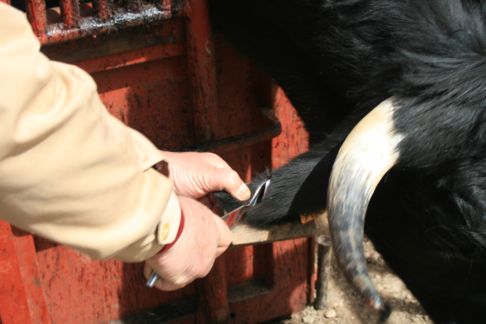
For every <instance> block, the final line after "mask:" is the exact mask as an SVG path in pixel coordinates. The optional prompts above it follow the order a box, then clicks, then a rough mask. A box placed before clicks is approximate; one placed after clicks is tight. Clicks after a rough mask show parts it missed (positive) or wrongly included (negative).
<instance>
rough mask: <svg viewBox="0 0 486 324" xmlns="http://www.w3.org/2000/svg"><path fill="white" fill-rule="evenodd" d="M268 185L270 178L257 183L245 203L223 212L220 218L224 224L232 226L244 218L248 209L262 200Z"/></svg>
mask: <svg viewBox="0 0 486 324" xmlns="http://www.w3.org/2000/svg"><path fill="white" fill-rule="evenodd" d="M269 186H270V178H267V179H266V180H265V181H264V182H262V183H261V184H259V185H258V187H257V188H256V189H255V192H254V193H253V195H252V196H251V198H250V200H248V202H247V203H246V204H244V205H242V206H240V207H238V208H236V209H233V210H232V211H229V212H227V213H225V214H224V215H223V216H222V217H221V218H222V219H223V220H224V221H225V223H226V225H228V227H229V228H233V227H234V226H235V225H237V224H238V223H239V222H240V221H241V220H242V219H243V218H244V216H245V214H246V212H247V211H248V209H250V208H251V207H253V206H255V205H257V204H258V203H260V202H261V201H262V199H263V198H264V197H265V194H266V193H267V189H268V187H269Z"/></svg>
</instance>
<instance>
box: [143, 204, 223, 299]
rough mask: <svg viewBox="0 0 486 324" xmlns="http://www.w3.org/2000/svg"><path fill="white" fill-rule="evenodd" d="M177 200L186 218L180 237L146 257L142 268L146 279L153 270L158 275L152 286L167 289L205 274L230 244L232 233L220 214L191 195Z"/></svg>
mask: <svg viewBox="0 0 486 324" xmlns="http://www.w3.org/2000/svg"><path fill="white" fill-rule="evenodd" d="M179 203H180V206H181V210H182V213H183V215H184V221H185V224H184V229H183V231H182V233H181V236H180V237H179V239H178V240H177V241H176V242H175V243H174V245H173V246H172V247H170V248H169V249H168V250H166V251H164V252H161V253H158V254H156V255H154V256H153V257H151V258H150V259H148V260H147V261H146V262H145V268H144V274H145V277H146V278H148V277H149V276H150V274H151V273H152V271H154V272H155V273H157V274H158V275H159V279H158V280H157V281H156V282H155V287H157V288H158V289H161V290H166V291H172V290H177V289H180V288H182V287H184V286H186V285H188V284H189V283H191V282H192V281H193V280H195V279H197V278H202V277H205V276H206V275H207V274H208V273H209V271H210V270H211V268H212V267H213V264H214V260H215V259H216V257H218V256H219V255H221V254H222V253H223V252H224V251H225V250H226V249H227V248H228V246H229V245H230V244H231V232H230V230H229V229H228V227H227V226H226V224H225V223H224V221H223V220H222V219H221V218H220V217H219V216H217V215H215V214H213V213H212V212H211V210H209V209H208V208H207V207H206V206H204V205H203V204H201V203H199V202H198V201H196V200H194V199H191V198H187V197H181V196H180V197H179Z"/></svg>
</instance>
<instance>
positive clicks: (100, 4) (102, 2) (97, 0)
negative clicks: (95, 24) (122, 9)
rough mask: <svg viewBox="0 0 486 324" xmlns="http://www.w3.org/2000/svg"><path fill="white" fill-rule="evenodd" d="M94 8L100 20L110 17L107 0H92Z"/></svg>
mask: <svg viewBox="0 0 486 324" xmlns="http://www.w3.org/2000/svg"><path fill="white" fill-rule="evenodd" d="M93 4H94V7H95V10H96V12H97V15H98V18H100V19H101V20H107V19H108V18H110V15H111V13H110V7H109V6H108V1H107V0H93Z"/></svg>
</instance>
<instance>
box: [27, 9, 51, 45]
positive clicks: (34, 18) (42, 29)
mask: <svg viewBox="0 0 486 324" xmlns="http://www.w3.org/2000/svg"><path fill="white" fill-rule="evenodd" d="M26 5H27V6H26V9H27V17H28V18H29V21H30V24H31V25H32V29H33V30H34V33H35V34H36V35H37V37H40V38H42V37H44V36H45V33H46V25H47V18H46V2H45V1H44V0H29V1H26Z"/></svg>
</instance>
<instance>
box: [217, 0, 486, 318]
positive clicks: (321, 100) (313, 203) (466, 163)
mask: <svg viewBox="0 0 486 324" xmlns="http://www.w3.org/2000/svg"><path fill="white" fill-rule="evenodd" d="M211 16H212V21H213V23H214V26H215V27H216V29H219V30H220V31H222V32H223V33H224V35H225V36H226V37H227V38H228V39H229V40H230V41H231V42H232V43H233V44H234V45H235V46H236V47H237V48H238V49H239V50H241V51H242V52H243V53H244V54H246V55H248V56H250V57H252V58H253V59H254V60H255V62H256V63H257V64H258V65H259V66H260V67H262V68H263V69H264V70H266V71H267V72H268V73H269V74H270V75H271V76H272V77H273V78H274V79H275V80H276V82H277V83H278V84H279V85H280V86H282V87H283V89H284V90H285V92H286V93H287V95H288V97H289V98H290V100H291V101H292V103H293V104H294V106H295V107H296V108H297V110H298V112H299V114H300V116H301V117H302V119H303V120H304V123H305V125H306V128H307V130H308V131H309V133H310V139H311V144H312V146H311V149H310V150H309V152H308V153H305V154H303V155H301V156H299V157H297V158H296V159H294V160H293V161H291V162H289V163H288V165H286V166H284V167H282V168H281V169H279V170H276V171H274V172H273V174H272V179H273V181H272V185H271V186H270V189H269V194H268V195H267V196H266V198H265V199H264V200H263V202H262V203H261V204H260V205H258V206H256V207H255V208H254V209H252V210H251V211H250V212H249V213H248V215H247V221H248V222H249V223H251V224H254V225H257V226H265V225H267V224H270V223H275V222H281V221H289V220H290V221H292V220H296V219H297V218H298V216H299V215H301V214H310V213H315V212H322V211H323V210H325V209H327V210H328V214H329V226H330V230H331V234H332V239H333V245H334V249H335V252H336V256H337V260H338V263H339V264H340V266H341V268H342V269H343V271H344V272H345V273H346V275H347V277H348V279H349V280H350V281H351V282H352V284H353V285H354V286H355V287H356V288H357V289H358V291H359V292H360V293H361V294H362V295H363V296H364V297H365V299H366V301H367V302H368V303H369V304H370V305H371V306H372V307H373V308H375V309H377V310H380V311H381V312H383V313H386V308H387V307H386V305H385V304H384V303H383V302H382V300H381V299H380V296H379V295H378V293H377V292H376V291H375V289H374V287H373V284H372V282H371V281H370V280H369V277H368V273H367V270H366V264H365V260H364V257H363V251H362V238H363V227H364V230H365V233H366V235H367V236H368V237H369V238H370V239H371V240H372V242H373V244H374V245H375V247H376V248H377V250H378V251H379V252H380V253H381V254H382V255H383V257H384V259H385V260H386V262H387V263H388V265H389V266H390V267H391V268H392V269H393V270H394V271H395V272H396V273H397V274H398V275H399V276H400V277H401V279H402V280H403V281H404V282H405V284H406V285H407V287H408V288H409V289H410V290H411V291H412V293H413V294H414V295H415V296H416V297H417V299H418V300H419V301H420V303H421V304H422V305H423V307H424V308H425V310H426V311H427V312H428V314H429V315H430V316H431V318H432V319H433V320H434V321H436V322H447V323H473V322H478V323H486V221H485V220H486V219H485V218H486V1H480V0H212V1H211ZM375 107H377V108H375ZM368 113H369V114H368ZM365 115H366V117H364V116H365ZM363 117H364V118H363ZM358 122H359V124H358ZM356 124H358V126H356V128H355V129H354V130H353V131H352V133H351V135H350V136H348V135H349V134H350V132H351V129H353V127H354V126H355V125H356ZM346 137H347V139H346ZM345 139H346V140H345ZM343 143H344V144H343ZM338 152H339V153H338ZM331 174H332V175H331ZM260 180H261V178H256V179H255V180H254V181H253V184H256V183H258V182H259V181H260ZM375 188H376V190H375ZM326 196H327V199H326ZM365 214H366V221H364V220H365Z"/></svg>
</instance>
